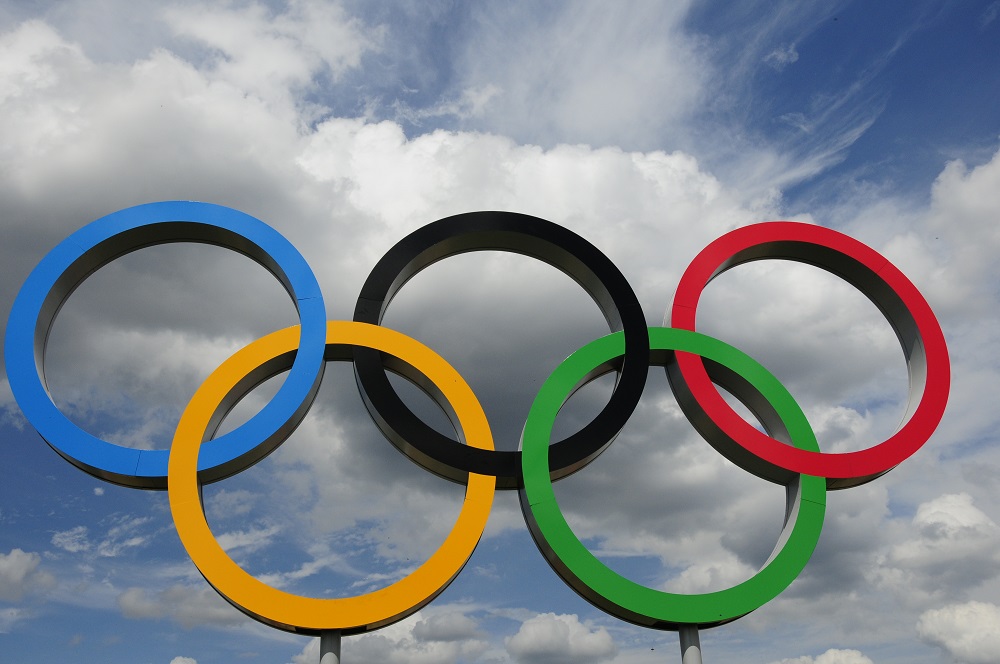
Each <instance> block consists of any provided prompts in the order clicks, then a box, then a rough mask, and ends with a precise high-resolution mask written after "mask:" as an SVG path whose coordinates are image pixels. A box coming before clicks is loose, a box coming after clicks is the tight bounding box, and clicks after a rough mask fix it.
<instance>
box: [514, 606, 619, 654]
mask: <svg viewBox="0 0 1000 664" xmlns="http://www.w3.org/2000/svg"><path fill="white" fill-rule="evenodd" d="M506 644H507V652H509V653H510V655H511V657H513V658H514V660H515V661H517V662H519V663H520V664H572V663H578V662H579V663H589V662H605V661H610V660H611V659H612V658H613V657H614V656H615V654H616V653H617V652H618V648H617V647H616V645H615V642H614V639H612V638H611V635H610V634H609V633H608V631H607V630H606V629H605V628H603V627H598V628H597V629H593V628H591V627H588V626H587V625H585V624H583V623H581V622H580V619H579V618H578V617H577V616H576V615H556V614H554V613H545V614H541V615H539V616H536V617H534V618H531V619H530V620H527V621H525V622H524V623H522V624H521V627H520V629H518V631H517V633H516V634H514V635H513V636H511V637H509V638H507V640H506Z"/></svg>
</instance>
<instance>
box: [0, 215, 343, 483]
mask: <svg viewBox="0 0 1000 664" xmlns="http://www.w3.org/2000/svg"><path fill="white" fill-rule="evenodd" d="M169 242H204V243H208V244H214V245H218V246H221V247H225V248H226V249H232V250H233V251H238V252H240V253H242V254H245V255H246V256H249V257H250V258H252V259H253V260H254V261H256V262H257V263H259V264H261V265H262V266H264V267H265V268H267V269H268V270H269V271H270V272H271V273H272V274H273V275H274V276H275V277H277V279H278V280H279V281H280V282H281V284H282V285H283V286H284V288H285V290H286V291H288V294H289V295H290V296H291V297H292V299H293V300H294V302H295V306H296V308H297V309H298V312H299V320H300V321H301V323H302V340H301V350H300V351H299V353H298V354H297V355H296V357H295V362H294V363H293V365H292V367H291V370H290V371H289V373H288V378H287V379H286V381H285V382H284V384H283V385H282V386H281V388H280V389H279V390H278V393H277V394H276V395H275V397H274V399H273V400H271V401H270V402H269V403H268V404H267V405H266V406H265V407H264V408H263V409H262V410H261V411H260V412H259V413H258V414H257V415H255V416H254V417H253V418H251V419H250V420H249V421H248V422H246V423H245V424H243V425H242V426H240V427H239V428H237V429H235V430H234V431H231V432H230V433H228V434H226V435H225V436H222V437H221V438H219V439H218V440H216V441H213V442H212V443H211V444H209V445H206V448H205V453H204V454H203V455H202V458H201V464H200V465H199V473H200V474H201V477H202V479H203V480H204V481H206V482H214V481H216V480H220V479H222V478H224V477H228V476H230V475H233V474H235V473H238V472H239V471H241V470H243V469H244V468H246V467H248V466H250V465H253V464H254V463H255V462H256V461H258V460H259V459H261V458H263V457H264V456H265V455H267V453H268V452H270V451H271V450H272V449H274V447H275V446H276V445H277V444H279V443H280V441H281V440H283V439H284V437H285V436H287V435H288V433H289V432H291V431H292V430H293V429H294V428H295V426H296V425H297V424H298V423H299V421H301V419H302V417H303V416H304V415H305V413H306V411H308V409H309V406H310V405H311V404H312V401H313V398H314V397H315V395H316V390H317V389H318V388H319V383H320V380H321V378H322V372H323V367H324V364H323V339H324V327H325V324H326V309H325V306H324V304H323V296H322V293H321V292H320V289H319V284H318V283H317V281H316V278H315V276H314V275H313V273H312V270H311V269H310V268H309V265H308V264H307V263H306V262H305V259H304V258H303V257H302V255H301V254H299V252H298V251H297V250H296V249H295V247H293V246H292V245H291V243H289V242H288V240H286V239H285V238H284V237H283V236H281V235H280V234H279V233H278V232H277V231H275V230H274V229H273V228H271V227H270V226H268V225H266V224H265V223H263V222H262V221H260V220H258V219H255V218H254V217H251V216H250V215H247V214H244V213H242V212H238V211H236V210H233V209H231V208H227V207H222V206H220V205H211V204H209V203H195V202H182V201H174V202H163V203H150V204H148V205H139V206H136V207H131V208H126V209H124V210H119V211H118V212H115V213H113V214H110V215H108V216H106V217H102V218H100V219H98V220H96V221H94V222H92V223H90V224H88V225H87V226H84V227H83V228H81V229H80V230H78V231H77V232H75V233H73V234H72V235H70V236H69V237H68V238H66V239H65V240H63V241H62V242H61V243H60V244H59V245H57V246H56V247H55V248H54V249H53V250H52V251H50V252H49V253H48V255H46V256H45V258H43V259H42V261H41V262H40V263H39V264H38V265H37V266H36V267H35V269H34V270H33V271H32V272H31V274H30V275H29V276H28V279H27V280H26V281H25V283H24V285H23V286H22V287H21V290H20V292H18V294H17V298H16V299H15V301H14V305H13V307H12V309H11V313H10V318H9V319H8V321H7V333H6V340H5V348H4V359H5V361H6V363H7V376H8V379H9V381H10V387H11V391H12V392H13V393H14V398H15V399H16V400H17V403H18V405H19V406H20V407H21V410H22V411H23V412H24V415H25V417H27V418H28V420H29V421H30V422H31V424H32V426H33V427H34V428H35V429H36V430H37V431H38V433H39V434H40V435H41V436H42V438H43V439H45V441H46V442H47V443H48V444H49V445H50V446H51V447H52V448H53V449H54V450H55V451H56V452H58V453H59V454H60V455H62V456H63V457H64V458H65V459H67V460H68V461H69V462H70V463H72V464H74V465H76V466H77V467H79V468H81V469H83V470H85V471H86V472H88V473H90V474H91V475H94V476H96V477H99V478H101V479H103V480H107V481H109V482H113V483H115V484H122V485H124V486H129V487H135V488H142V489H164V488H166V485H167V455H168V453H169V452H168V450H137V449H131V448H126V447H121V446H119V445H115V444H112V443H109V442H107V441H105V440H101V439H100V438H97V437H96V436H93V435H91V434H89V433H87V432H86V431H84V430H83V429H81V428H80V427H78V426H77V425H76V424H74V423H73V422H71V421H70V420H69V419H68V418H67V417H66V416H65V415H64V414H63V413H62V412H60V411H59V409H58V408H57V407H56V405H55V404H54V403H53V401H52V396H51V395H50V394H49V392H48V387H47V386H46V382H45V343H46V340H47V339H48V335H49V331H50V330H51V329H52V324H53V322H54V321H55V318H56V315H57V314H58V312H59V309H60V307H62V305H63V303H65V302H66V300H67V299H68V298H69V296H70V294H72V292H73V290H74V289H76V287H77V286H79V285H80V283H81V282H83V280H84V279H86V278H87V276H88V275H90V274H91V273H92V272H94V271H95V270H97V269H99V268H100V267H101V266H102V265H105V264H106V263H108V262H110V261H112V260H114V259H115V258H118V257H119V256H122V255H124V254H127V253H129V252H132V251H135V250H136V249H141V248H143V247H148V246H152V245H157V244H165V243H169Z"/></svg>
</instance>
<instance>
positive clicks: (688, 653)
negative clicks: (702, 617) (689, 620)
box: [678, 625, 701, 664]
mask: <svg viewBox="0 0 1000 664" xmlns="http://www.w3.org/2000/svg"><path fill="white" fill-rule="evenodd" d="M678 631H679V633H680V637H681V664H701V639H699V638H698V626H697V625H684V626H683V627H681V628H680V630H678Z"/></svg>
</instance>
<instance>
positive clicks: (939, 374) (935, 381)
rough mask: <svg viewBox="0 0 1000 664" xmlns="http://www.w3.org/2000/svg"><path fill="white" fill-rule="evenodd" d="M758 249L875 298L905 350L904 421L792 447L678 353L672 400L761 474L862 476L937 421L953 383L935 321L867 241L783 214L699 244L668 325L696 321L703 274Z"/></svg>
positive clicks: (886, 464) (774, 477)
mask: <svg viewBox="0 0 1000 664" xmlns="http://www.w3.org/2000/svg"><path fill="white" fill-rule="evenodd" d="M766 258H781V259H786V260H794V261H800V262H803V263H808V264H810V265H814V266H816V267H819V268H822V269H824V270H826V271H828V272H830V273H832V274H835V275H837V276H839V277H841V278H842V279H844V280H845V281H847V282H848V283H850V284H851V285H853V286H854V287H855V288H857V289H858V290H860V291H861V292H862V293H864V294H865V295H866V296H867V297H868V298H869V299H870V300H871V301H872V302H874V303H875V306H877V307H878V308H879V310H880V311H881V312H882V314H883V315H884V316H885V317H886V319H887V320H888V321H889V324H890V325H892V328H893V330H894V331H895V332H896V336H897V337H898V338H899V342H900V344H901V346H902V348H903V354H904V355H905V357H906V365H907V369H908V371H909V378H910V391H909V403H908V405H907V412H906V416H905V417H904V422H903V424H902V425H901V426H900V428H899V429H898V430H897V431H896V432H895V433H894V434H893V435H892V436H890V437H889V438H888V439H887V440H885V441H883V442H882V443H879V444H877V445H875V446H873V447H870V448H868V449H865V450H861V451H858V452H846V453H840V454H835V453H823V452H819V451H818V450H817V451H811V450H804V449H794V448H790V447H789V446H787V445H785V444H783V443H781V442H780V441H777V440H774V439H773V438H770V437H769V436H767V435H764V434H762V433H761V432H759V431H758V430H757V429H755V428H754V427H752V426H750V425H749V424H748V423H747V422H746V421H745V420H744V419H743V418H742V417H740V416H739V415H738V414H737V413H736V412H735V411H734V410H733V409H732V408H731V407H730V406H729V405H728V404H727V403H726V402H725V400H724V399H723V398H722V396H721V395H720V394H719V391H718V390H717V389H716V388H715V387H714V386H713V385H712V382H711V380H709V377H708V374H707V373H706V370H705V367H704V364H703V363H702V361H701V359H700V358H698V357H696V356H693V355H689V354H684V353H680V354H678V356H677V364H676V366H675V367H672V368H671V369H670V370H669V371H668V375H669V377H670V379H671V385H672V386H673V387H674V392H675V394H676V395H677V399H678V401H679V402H680V404H681V407H682V408H683V409H684V411H685V413H686V414H687V415H688V418H689V419H691V420H692V421H694V422H696V423H698V424H699V426H703V427H704V428H705V429H706V431H707V432H708V433H706V440H707V441H708V442H709V443H711V444H712V445H713V446H714V447H715V448H716V449H717V450H719V452H721V453H722V454H723V455H724V456H725V457H726V458H728V459H729V460H730V461H732V462H733V463H735V464H737V465H738V466H740V467H741V468H743V469H745V470H747V471H749V472H751V473H754V474H755V475H758V476H759V477H762V478H764V479H768V480H771V481H774V482H779V483H784V482H786V481H787V480H788V479H789V478H790V477H792V476H794V474H795V473H807V474H810V475H818V476H821V477H826V478H828V479H827V485H828V487H829V488H831V489H842V488H846V487H852V486H857V485H860V484H864V483H865V482H869V481H871V480H873V479H875V478H876V477H878V476H879V475H882V474H884V473H886V472H888V471H889V470H891V469H892V468H893V467H895V466H896V465H897V464H899V463H900V462H902V461H903V460H904V459H906V458H907V457H909V456H910V455H911V454H913V453H914V452H916V451H917V450H918V449H919V448H920V447H921V446H922V445H923V444H924V443H925V442H926V441H927V439H928V438H930V436H931V434H932V433H933V432H934V429H935V428H936V427H937V425H938V423H939V422H940V421H941V417H942V415H943V414H944V410H945V405H946V404H947V402H948V391H949V388H950V385H951V370H950V364H949V361H948V349H947V346H946V345H945V340H944V334H943V333H942V332H941V326H940V325H939V324H938V321H937V319H936V318H935V317H934V313H933V312H932V311H931V308H930V306H929V305H928V304H927V301H926V300H925V299H924V298H923V296H922V295H921V294H920V292H919V291H918V290H917V289H916V287H915V286H914V285H913V284H912V283H911V282H910V280H909V279H907V278H906V276H905V275H903V273H902V272H900V271H899V270H898V269H897V268H896V267H895V266H894V265H893V264H892V263H890V262H889V261H888V260H886V259H885V258H884V257H882V256H881V255H880V254H879V253H878V252H876V251H875V250H874V249H871V248H870V247H868V246H866V245H865V244H862V243H861V242H858V241H857V240H855V239H853V238H851V237H848V236H846V235H843V234H842V233H838V232H837V231H834V230H831V229H829V228H823V227H821V226H812V225H809V224H803V223H796V222H788V221H774V222H767V223H762V224H754V225H752V226H746V227H744V228H739V229H737V230H734V231H732V232H730V233H727V234H726V235H723V236H722V237H720V238H719V239H717V240H715V241H714V242H712V243H711V244H709V245H708V246H707V247H706V248H705V249H703V250H702V251H701V253H700V254H698V256H697V257H696V258H695V259H694V260H693V261H692V262H691V264H690V265H689V266H688V268H687V270H686V271H685V272H684V275H683V276H682V277H681V280H680V283H679V284H678V286H677V292H676V294H675V296H674V302H673V306H672V308H671V310H670V312H669V317H670V324H671V325H672V326H674V327H677V328H682V329H686V330H694V329H695V318H696V314H697V308H698V300H699V298H700V297H701V293H702V291H703V290H704V289H705V287H706V286H707V285H708V283H709V282H710V281H711V280H712V279H714V278H715V277H716V276H718V275H720V274H722V273H723V272H725V271H726V270H728V269H730V268H732V267H735V266H736V265H740V264H742V263H746V262H749V261H754V260H762V259H766Z"/></svg>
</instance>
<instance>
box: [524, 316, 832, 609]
mask: <svg viewBox="0 0 1000 664" xmlns="http://www.w3.org/2000/svg"><path fill="white" fill-rule="evenodd" d="M649 340H650V345H651V346H652V348H653V350H652V351H651V355H650V364H653V365H669V364H671V363H672V362H673V361H674V358H675V356H676V355H678V354H679V352H681V351H683V352H686V353H693V354H695V355H698V356H699V357H704V358H706V359H708V360H710V361H711V366H712V367H716V368H722V369H724V370H723V371H715V372H713V376H712V378H713V379H714V380H716V381H717V382H718V383H719V384H720V385H721V386H722V387H724V388H725V389H727V390H729V391H730V393H732V394H733V396H735V397H736V398H737V399H740V400H741V401H744V402H747V401H755V402H757V403H758V404H761V405H763V407H761V408H759V411H758V412H759V414H760V416H761V424H762V425H763V426H764V427H765V428H766V429H767V430H768V431H770V432H773V433H774V434H775V435H777V436H779V437H780V438H782V439H784V440H786V441H788V443H790V444H791V445H793V446H794V447H796V448H798V449H806V450H814V451H818V450H819V446H818V445H817V444H816V436H815V434H814V433H813V430H812V427H810V426H809V422H808V420H806V417H805V415H804V414H803V413H802V410H801V409H800V408H799V406H798V404H796V403H795V400H794V399H793V398H792V396H791V395H790V394H789V393H788V391H787V390H786V389H785V388H784V387H783V386H782V385H781V383H780V382H778V380H777V379H776V378H775V377H774V376H773V375H772V374H771V373H770V372H768V371H767V370H766V369H765V368H764V367H763V366H761V365H760V364H759V363H757V362H756V361H755V360H753V359H752V358H750V357H749V356H748V355H746V354H744V353H742V352H741V351H739V350H737V349H735V348H733V347H732V346H729V345H728V344H725V343H723V342H721V341H719V340H718V339H713V338H711V337H706V336H704V335H702V334H698V333H696V332H691V331H688V330H678V329H674V328H662V327H660V328H656V327H654V328H649ZM624 350H625V344H624V340H623V338H622V335H621V333H616V334H611V335H608V336H606V337H603V338H601V339H598V340H596V341H592V342H590V343H589V344H587V345H586V346H584V347H583V348H581V349H580V350H578V351H577V352H575V353H573V355H570V356H569V357H568V358H567V359H566V360H565V361H564V362H563V363H562V364H561V365H559V367H558V368H557V369H556V370H555V371H554V372H553V373H552V375H551V376H550V377H549V379H548V380H547V381H546V382H545V384H544V385H542V388H541V390H539V393H538V396H537V397H536V398H535V401H534V403H533V404H532V407H531V411H530V413H529V414H528V421H527V422H526V423H525V425H524V434H523V437H522V445H523V455H522V464H523V470H524V488H523V489H521V491H520V498H521V511H522V512H523V513H524V518H525V521H526V522H527V524H528V527H529V529H530V530H531V534H532V536H533V537H534V539H535V543H536V544H537V545H538V548H539V550H540V551H541V552H542V554H543V555H544V556H545V558H546V560H548V562H549V564H550V565H551V566H552V568H553V569H554V570H555V571H556V572H557V573H558V574H559V576H560V577H562V579H563V581H565V582H566V583H567V584H568V585H569V586H570V587H571V588H573V589H574V590H575V591H576V592H577V593H578V594H579V595H580V596H581V597H583V598H584V599H586V600H587V601H589V602H590V603H592V604H594V605H595V606H597V607H598V608H600V609H602V610H603V611H605V612H607V613H610V614H611V615H613V616H615V617H617V618H620V619H622V620H626V621H629V622H633V623H636V624H639V625H643V626H646V627H652V628H656V629H679V628H681V627H682V626H684V625H697V626H699V627H714V626H717V625H722V624H724V623H727V622H731V621H733V620H736V619H737V618H740V617H741V616H744V615H746V614H747V613H750V612H751V611H753V610H754V609H757V608H758V607H760V606H763V605H764V604H765V603H766V602H769V601H770V600H772V599H774V598H775V597H777V596H778V594H779V593H781V591H783V590H784V589H785V588H787V587H788V585H789V584H791V582H792V581H793V580H794V579H795V578H796V577H797V576H798V575H799V573H800V572H801V571H802V570H803V569H804V568H805V566H806V563H807V562H808V561H809V558H810V556H812V552H813V550H814V549H815V547H816V542H817V541H819V534H820V531H821V530H822V528H823V516H824V513H825V511H826V482H825V481H824V480H823V478H822V477H811V476H808V475H801V476H796V477H795V478H792V479H790V480H789V481H788V482H787V483H786V485H787V506H786V510H785V523H784V527H783V529H782V532H781V534H780V536H779V537H778V545H777V546H776V547H775V549H774V551H773V552H772V553H771V556H770V558H769V559H768V561H767V562H766V563H765V564H764V567H763V568H762V569H761V570H760V571H758V572H757V573H756V574H755V575H754V576H752V577H751V578H749V579H747V580H746V581H744V582H742V583H740V584H737V585H735V586H733V587H731V588H727V589H725V590H721V591H717V592H712V593H703V594H690V595H683V594H677V593H668V592H665V591H661V590H656V589H653V588H648V587H646V586H642V585H640V584H638V583H636V582H634V581H632V580H630V579H628V578H626V577H624V576H622V575H621V574H618V573H617V572H615V571H613V570H612V569H611V568H609V567H608V566H607V565H605V564H604V563H603V562H601V561H600V560H599V559H598V558H597V557H596V556H595V555H593V554H592V553H591V552H590V551H589V550H588V549H587V548H586V547H585V546H584V545H583V543H582V542H581V541H580V539H579V538H578V537H577V536H576V535H575V534H574V533H573V531H572V529H571V528H570V527H569V524H568V523H567V522H566V519H565V517H564V516H563V514H562V512H561V510H560V509H559V504H558V502H557V501H556V497H555V492H554V490H553V486H552V482H551V480H550V479H549V472H548V471H549V469H548V463H549V461H548V455H547V454H546V451H547V450H546V448H547V445H548V441H549V437H550V436H551V432H552V427H553V426H554V424H555V419H556V415H557V414H558V412H559V409H560V408H562V406H563V404H565V402H566V400H567V399H569V397H570V395H572V394H573V392H574V391H575V390H577V389H579V388H580V387H582V386H583V385H585V384H586V383H588V382H589V381H591V380H593V379H594V378H595V377H596V376H598V375H600V374H601V373H604V372H605V371H607V370H608V369H609V368H610V367H611V366H612V364H613V363H614V361H615V360H616V358H618V357H620V356H621V354H622V353H623V352H624ZM675 351H677V352H676V353H675ZM737 377H738V379H735V378H737ZM663 444H664V445H670V444H671V441H670V440H664V441H663Z"/></svg>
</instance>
